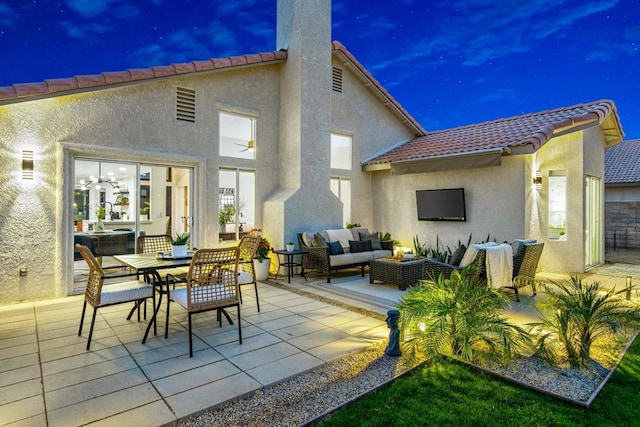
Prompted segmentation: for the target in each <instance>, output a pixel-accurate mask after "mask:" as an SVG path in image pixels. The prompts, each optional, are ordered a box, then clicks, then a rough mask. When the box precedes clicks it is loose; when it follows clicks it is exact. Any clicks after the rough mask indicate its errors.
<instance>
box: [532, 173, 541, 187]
mask: <svg viewBox="0 0 640 427" xmlns="http://www.w3.org/2000/svg"><path fill="white" fill-rule="evenodd" d="M533 183H534V184H535V186H536V190H540V189H542V171H541V170H537V171H536V176H534V177H533Z"/></svg>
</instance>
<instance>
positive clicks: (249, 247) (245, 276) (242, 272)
mask: <svg viewBox="0 0 640 427" xmlns="http://www.w3.org/2000/svg"><path fill="white" fill-rule="evenodd" d="M259 244H260V237H259V236H249V235H245V236H243V237H242V239H241V240H240V244H239V245H238V248H239V249H240V261H239V265H238V285H239V286H240V303H241V304H242V286H243V285H251V284H253V287H254V289H255V292H256V304H257V305H258V312H260V301H259V300H258V282H257V280H256V271H255V268H254V266H253V258H254V257H255V256H256V251H257V250H258V245H259Z"/></svg>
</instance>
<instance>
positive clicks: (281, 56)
mask: <svg viewBox="0 0 640 427" xmlns="http://www.w3.org/2000/svg"><path fill="white" fill-rule="evenodd" d="M331 49H332V51H333V52H337V53H340V54H341V55H342V56H343V58H345V60H346V62H345V63H346V64H349V65H351V66H352V67H353V69H354V71H356V73H357V74H359V75H360V77H361V78H362V79H364V80H365V81H366V82H367V83H368V84H367V86H368V87H370V88H371V89H373V90H375V91H376V92H377V93H378V94H379V95H380V96H381V98H382V99H383V102H384V103H385V104H386V105H387V106H389V107H390V108H392V109H393V110H394V112H395V113H396V114H397V115H398V116H399V117H400V118H401V120H403V121H404V122H405V123H406V124H408V125H409V126H410V127H412V128H413V130H414V133H415V134H416V135H424V134H425V133H426V131H425V130H424V129H423V128H422V126H421V125H420V124H419V123H418V122H417V121H416V120H415V119H414V118H413V117H411V115H410V114H409V113H408V112H407V111H406V110H405V109H404V108H403V107H402V106H401V105H400V103H398V101H396V100H395V99H394V98H393V97H392V96H391V94H389V92H387V90H386V89H385V88H384V87H382V85H381V84H380V83H379V82H378V81H377V80H376V79H375V78H374V77H373V76H372V75H371V74H370V73H369V72H368V71H367V70H365V68H364V67H363V66H362V64H360V63H359V62H358V61H357V60H356V59H355V57H354V56H353V55H352V54H351V53H350V52H349V51H348V50H347V49H346V48H345V47H344V46H343V45H342V43H340V42H338V41H334V42H332V44H331ZM287 56H288V55H287V52H286V51H284V50H279V51H271V52H262V53H255V54H249V55H240V56H230V57H227V58H212V59H209V60H206V61H191V62H187V63H181V64H171V65H166V66H157V67H150V68H139V69H130V70H127V71H115V72H104V73H100V74H94V75H87V76H75V77H70V78H62V79H50V80H45V81H43V82H37V83H21V84H14V85H12V86H5V87H0V105H1V104H6V103H10V102H20V101H25V100H30V99H34V98H39V97H44V96H58V95H66V94H69V93H75V92H78V91H86V90H96V89H104V88H105V87H109V86H112V85H120V84H131V83H136V82H142V81H145V80H153V79H157V78H163V77H165V78H166V77H177V76H183V75H188V74H193V73H201V72H210V71H213V70H221V69H228V68H233V67H243V66H250V65H258V64H266V63H275V62H281V61H286V60H287Z"/></svg>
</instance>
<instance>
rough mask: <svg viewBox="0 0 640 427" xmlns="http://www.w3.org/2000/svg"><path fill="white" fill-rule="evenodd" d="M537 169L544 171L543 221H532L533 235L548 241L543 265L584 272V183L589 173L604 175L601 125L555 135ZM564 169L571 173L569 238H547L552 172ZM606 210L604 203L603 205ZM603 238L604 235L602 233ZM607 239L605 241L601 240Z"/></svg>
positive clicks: (541, 154)
mask: <svg viewBox="0 0 640 427" xmlns="http://www.w3.org/2000/svg"><path fill="white" fill-rule="evenodd" d="M535 159H536V161H535V163H536V164H537V169H539V170H541V171H542V176H543V179H542V183H543V185H542V189H541V190H540V191H539V196H540V202H539V204H538V206H539V214H540V221H539V223H535V222H534V221H532V224H533V225H532V227H534V226H538V225H539V230H538V231H535V230H532V233H531V234H532V236H533V237H535V238H537V239H538V240H539V241H544V242H545V248H544V251H543V253H542V258H541V260H540V267H541V269H543V270H544V271H548V272H577V273H580V272H584V270H585V266H584V253H585V252H584V246H585V241H584V227H585V224H584V204H585V194H584V182H585V177H586V175H587V174H590V175H594V176H598V177H601V178H602V177H604V143H603V138H602V133H601V130H600V128H599V127H594V128H590V129H587V130H585V131H579V132H575V133H571V134H568V135H563V136H559V137H557V138H553V139H552V140H551V141H549V142H548V143H547V144H545V145H544V146H543V147H542V148H541V149H540V150H539V151H538V152H537V153H536V156H535ZM553 170H564V171H566V174H567V234H566V240H549V239H548V238H547V226H548V206H547V204H546V202H545V200H546V199H547V197H548V176H549V171H553ZM602 209H604V205H602ZM601 239H603V236H601ZM601 241H602V242H604V240H601Z"/></svg>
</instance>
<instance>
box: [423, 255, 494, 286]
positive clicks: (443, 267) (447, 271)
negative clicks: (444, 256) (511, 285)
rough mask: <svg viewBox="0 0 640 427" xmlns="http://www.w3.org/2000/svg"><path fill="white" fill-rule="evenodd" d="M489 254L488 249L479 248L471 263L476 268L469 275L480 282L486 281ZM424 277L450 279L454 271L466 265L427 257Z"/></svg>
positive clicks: (460, 269)
mask: <svg viewBox="0 0 640 427" xmlns="http://www.w3.org/2000/svg"><path fill="white" fill-rule="evenodd" d="M486 256H487V251H485V250H484V249H479V250H478V253H477V254H476V257H475V258H474V259H473V261H471V263H470V264H469V265H470V266H474V267H475V269H474V271H473V274H472V275H471V276H470V277H469V278H470V279H472V280H478V281H480V282H486V280H487V273H486V266H485V259H486ZM423 265H424V268H423V272H424V274H423V275H424V278H425V279H428V280H438V278H439V277H440V276H442V277H443V278H444V279H448V278H449V277H451V273H453V272H454V271H462V270H463V269H464V267H461V266H459V265H452V264H447V263H446V262H441V261H438V260H437V259H433V258H427V259H426V260H425V262H424V264H423Z"/></svg>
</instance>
